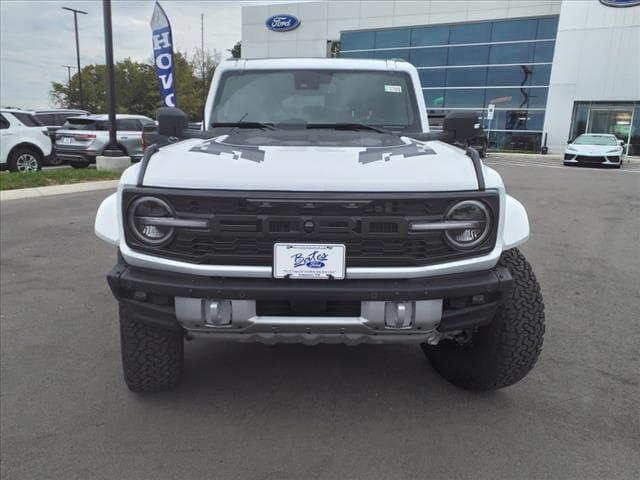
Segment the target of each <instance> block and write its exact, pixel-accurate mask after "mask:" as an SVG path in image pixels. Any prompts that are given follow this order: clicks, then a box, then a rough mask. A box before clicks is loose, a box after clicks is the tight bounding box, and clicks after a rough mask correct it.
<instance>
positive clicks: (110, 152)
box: [102, 0, 121, 157]
mask: <svg viewBox="0 0 640 480" xmlns="http://www.w3.org/2000/svg"><path fill="white" fill-rule="evenodd" d="M102 15H103V17H104V50H105V57H106V60H107V82H108V93H109V105H108V106H109V111H108V113H109V145H108V146H107V149H106V150H105V152H104V155H105V156H107V157H117V156H119V155H121V153H120V152H119V151H118V147H117V140H116V82H115V75H114V71H113V33H112V30H111V0H102Z"/></svg>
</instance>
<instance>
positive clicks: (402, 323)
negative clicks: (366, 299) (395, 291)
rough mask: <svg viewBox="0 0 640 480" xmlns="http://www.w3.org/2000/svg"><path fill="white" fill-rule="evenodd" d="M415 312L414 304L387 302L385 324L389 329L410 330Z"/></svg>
mask: <svg viewBox="0 0 640 480" xmlns="http://www.w3.org/2000/svg"><path fill="white" fill-rule="evenodd" d="M413 312H414V302H385V306H384V324H385V326H386V327H389V328H409V327H411V324H412V323H413Z"/></svg>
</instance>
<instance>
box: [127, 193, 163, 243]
mask: <svg viewBox="0 0 640 480" xmlns="http://www.w3.org/2000/svg"><path fill="white" fill-rule="evenodd" d="M127 217H128V222H129V228H130V229H131V231H132V232H133V234H134V235H135V237H136V238H137V239H138V240H139V241H141V242H142V243H145V244H147V245H151V246H154V247H157V246H160V245H163V244H165V243H167V242H168V241H169V240H171V237H173V233H174V228H173V227H172V226H168V225H167V219H170V218H173V217H174V212H173V209H172V208H171V205H169V204H168V203H167V202H165V201H164V200H162V199H160V198H156V197H140V198H137V199H136V200H134V201H133V202H132V203H131V205H130V206H129V213H128V215H127Z"/></svg>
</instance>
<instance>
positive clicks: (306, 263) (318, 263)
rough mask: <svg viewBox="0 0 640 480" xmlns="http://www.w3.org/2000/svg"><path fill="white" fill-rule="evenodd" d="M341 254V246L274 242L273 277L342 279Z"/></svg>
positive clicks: (343, 267)
mask: <svg viewBox="0 0 640 480" xmlns="http://www.w3.org/2000/svg"><path fill="white" fill-rule="evenodd" d="M345 251H346V249H345V246H344V245H341V244H332V245H327V244H313V245H311V244H299V243H276V244H275V245H274V246H273V276H274V277H275V278H300V279H332V280H342V279H344V276H345Z"/></svg>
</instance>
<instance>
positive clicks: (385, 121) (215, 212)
mask: <svg viewBox="0 0 640 480" xmlns="http://www.w3.org/2000/svg"><path fill="white" fill-rule="evenodd" d="M204 125H205V128H204V129H203V130H202V131H193V130H192V131H189V130H188V129H187V128H186V126H187V119H186V116H185V115H184V114H183V113H182V112H181V111H180V110H178V109H176V108H171V109H169V108H167V109H160V110H159V113H158V134H157V137H158V138H159V139H165V140H167V139H168V140H167V141H165V142H164V143H165V145H164V146H161V147H159V146H158V144H156V145H152V146H149V147H147V149H146V150H145V154H144V158H143V160H142V161H141V162H140V163H138V164H136V165H133V166H131V167H130V168H128V169H127V170H126V171H125V172H124V174H123V175H122V178H121V180H120V184H119V187H118V190H117V192H116V193H114V194H113V195H111V196H110V197H108V198H106V199H105V200H104V202H103V203H102V205H101V206H100V208H99V210H98V213H97V217H96V222H95V231H96V234H97V235H98V236H99V237H100V238H101V239H103V240H105V241H107V242H109V243H110V244H112V245H114V246H116V247H117V248H118V262H117V265H116V266H115V267H114V268H113V270H112V271H111V272H110V273H109V274H108V276H107V278H108V282H109V285H110V287H111V290H112V291H113V294H114V295H115V297H116V298H117V300H118V302H119V305H120V332H121V345H122V360H123V365H124V376H125V380H126V383H127V385H128V387H129V388H130V389H131V390H133V391H136V392H150V391H158V390H162V389H167V388H170V387H173V386H174V385H176V384H177V383H178V381H179V380H180V376H181V371H182V367H183V355H184V340H185V339H187V340H190V339H200V338H203V339H204V338H208V339H214V340H233V341H243V342H265V343H274V342H301V343H306V344H315V343H319V342H328V343H346V344H358V343H361V342H369V343H388V342H401V343H415V344H417V345H420V346H421V347H422V349H423V351H424V353H425V354H426V356H427V357H428V359H429V360H430V362H431V364H432V365H433V366H434V368H435V369H436V370H437V371H438V372H439V373H440V374H441V375H443V376H444V377H445V378H446V379H448V380H449V381H451V382H452V383H454V384H455V385H458V386H460V387H463V388H466V389H471V390H490V389H496V388H502V387H506V386H508V385H511V384H513V383H515V382H517V381H519V380H520V379H522V378H523V377H524V376H525V375H526V374H527V373H528V372H529V371H530V370H531V368H532V367H533V365H534V363H535V362H536V360H537V357H538V355H539V353H540V350H541V346H542V337H543V333H544V305H543V301H542V296H541V293H540V288H539V285H538V283H537V281H536V278H535V276H534V274H533V272H532V270H531V266H530V265H529V263H528V262H527V261H526V259H525V258H524V256H523V255H522V253H520V251H519V250H518V249H517V248H516V247H517V246H518V245H520V244H522V243H524V242H525V241H526V240H527V239H528V237H529V222H528V219H527V213H526V211H525V209H524V207H523V206H522V205H521V204H520V203H519V202H518V201H517V200H515V199H514V198H512V197H510V196H509V195H507V194H506V192H505V188H504V185H503V183H502V179H501V178H500V176H499V175H498V174H497V173H496V172H495V171H494V170H492V169H491V168H488V167H487V166H485V165H483V164H482V162H481V161H480V159H479V157H478V154H477V152H476V151H475V150H474V149H472V148H470V147H468V146H467V139H469V138H473V137H476V136H477V135H478V133H479V125H478V119H477V115H475V114H470V113H468V112H454V113H451V114H449V115H448V116H447V117H446V118H445V120H444V124H443V129H442V131H440V132H429V124H428V120H427V111H426V106H425V103H424V99H423V96H422V90H421V86H420V80H419V77H418V72H417V71H416V69H415V68H414V67H413V66H411V65H410V64H409V63H406V62H402V61H389V60H351V59H299V58H297V59H265V60H231V61H226V62H224V63H222V64H221V65H220V66H219V67H218V68H217V69H216V72H215V75H214V78H213V82H212V85H211V89H210V91H209V96H208V99H207V103H206V109H205V118H204ZM152 137H153V136H152ZM168 142H173V143H168ZM158 143H162V142H160V140H158Z"/></svg>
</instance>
